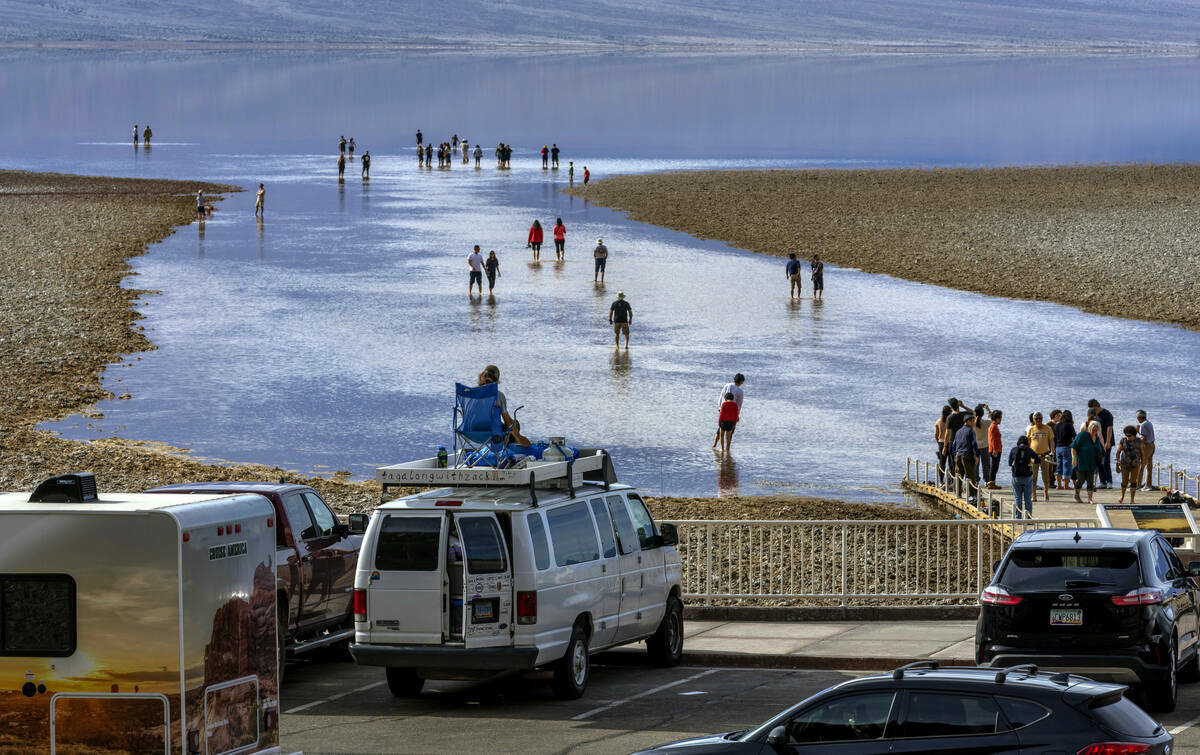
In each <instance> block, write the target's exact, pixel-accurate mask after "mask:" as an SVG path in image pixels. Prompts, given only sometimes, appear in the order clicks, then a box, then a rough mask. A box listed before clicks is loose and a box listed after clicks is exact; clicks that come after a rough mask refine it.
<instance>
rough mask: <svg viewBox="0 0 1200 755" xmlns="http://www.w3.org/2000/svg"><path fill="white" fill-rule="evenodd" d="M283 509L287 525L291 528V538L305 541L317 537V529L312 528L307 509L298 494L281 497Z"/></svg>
mask: <svg viewBox="0 0 1200 755" xmlns="http://www.w3.org/2000/svg"><path fill="white" fill-rule="evenodd" d="M283 508H284V509H286V510H287V517H288V524H289V525H291V528H292V537H294V538H296V539H298V540H307V539H309V538H310V537H316V536H317V528H316V527H314V526H313V523H312V517H311V516H309V514H308V507H307V506H305V505H304V499H303V498H301V497H300V494H299V493H289V494H288V495H285V496H284V497H283Z"/></svg>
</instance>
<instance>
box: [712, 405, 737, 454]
mask: <svg viewBox="0 0 1200 755" xmlns="http://www.w3.org/2000/svg"><path fill="white" fill-rule="evenodd" d="M737 421H738V405H737V402H736V401H734V400H733V394H732V393H726V394H725V401H724V402H723V403H722V404H721V411H720V413H719V414H718V415H717V428H718V431H719V432H720V433H721V453H723V454H728V453H729V446H730V445H731V444H732V443H733V429H734V428H735V427H737Z"/></svg>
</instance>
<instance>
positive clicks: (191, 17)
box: [0, 0, 1200, 49]
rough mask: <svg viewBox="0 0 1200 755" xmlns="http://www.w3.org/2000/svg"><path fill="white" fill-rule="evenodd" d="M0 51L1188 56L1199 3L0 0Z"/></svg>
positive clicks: (1199, 33)
mask: <svg viewBox="0 0 1200 755" xmlns="http://www.w3.org/2000/svg"><path fill="white" fill-rule="evenodd" d="M0 18H2V19H3V22H0V42H9V43H11V42H57V41H69V42H80V43H93V42H129V43H141V42H151V43H152V42H198V43H315V44H321V43H328V44H352V45H370V44H380V45H425V44H428V45H434V46H455V47H478V46H492V45H502V46H511V45H524V44H532V45H545V44H547V43H552V44H555V45H560V46H568V45H584V46H669V47H683V48H688V47H691V48H698V47H699V46H705V47H709V46H734V47H746V46H772V47H798V48H804V47H816V48H823V47H828V46H838V47H859V46H866V47H879V46H884V47H906V46H922V47H927V46H936V47H960V46H961V47H972V48H980V47H983V48H1075V49H1082V48H1093V47H1114V46H1115V47H1139V48H1148V47H1160V48H1187V47H1189V46H1195V45H1197V44H1198V40H1200V2H1198V1H1197V0H791V1H790V2H789V1H787V0H723V1H721V2H718V1H717V0H649V1H648V2H647V0H545V1H544V2H538V1H536V0H212V1H211V2H204V1H203V0H187V1H186V2H185V1H184V0H0Z"/></svg>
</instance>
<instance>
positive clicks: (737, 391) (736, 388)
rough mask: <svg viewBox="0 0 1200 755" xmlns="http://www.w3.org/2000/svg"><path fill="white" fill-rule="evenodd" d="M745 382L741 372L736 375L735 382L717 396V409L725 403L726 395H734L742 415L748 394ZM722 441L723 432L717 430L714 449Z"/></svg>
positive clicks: (726, 385)
mask: <svg viewBox="0 0 1200 755" xmlns="http://www.w3.org/2000/svg"><path fill="white" fill-rule="evenodd" d="M744 382H746V376H745V375H743V374H742V373H740V372H739V373H738V374H736V375H734V376H733V382H732V383H726V384H725V387H724V388H722V389H721V392H720V393H719V394H717V408H718V409H719V408H720V407H721V404H723V403H725V394H727V393H732V394H733V402H734V403H735V404H737V405H738V414H739V415H740V414H741V411H742V398H743V397H744V396H745V395H746V392H745V391H743V390H742V383H744ZM729 433H730V434H732V433H733V430H730V431H729ZM720 440H721V431H720V430H717V437H716V438H713V444H712V447H713V448H716V447H717V442H718V441H720Z"/></svg>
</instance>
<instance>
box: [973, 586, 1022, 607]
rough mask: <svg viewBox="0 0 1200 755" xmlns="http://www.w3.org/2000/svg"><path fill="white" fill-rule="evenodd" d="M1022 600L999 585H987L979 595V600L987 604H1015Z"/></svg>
mask: <svg viewBox="0 0 1200 755" xmlns="http://www.w3.org/2000/svg"><path fill="white" fill-rule="evenodd" d="M1022 600H1023V598H1021V597H1019V596H1017V595H1013V594H1011V593H1010V592H1009V591H1008V590H1005V589H1004V588H1003V587H1000V586H999V585H989V586H987V587H985V588H983V594H982V595H980V596H979V602H980V603H986V604H987V605H989V606H1015V605H1016V604H1018V603H1020V602H1021V601H1022Z"/></svg>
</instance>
